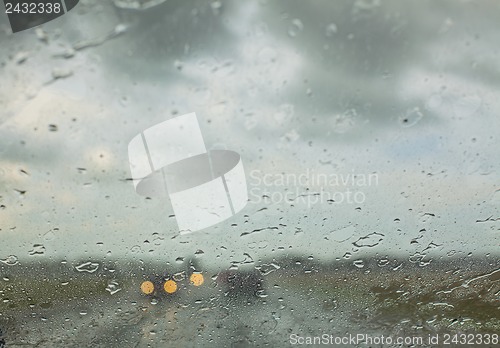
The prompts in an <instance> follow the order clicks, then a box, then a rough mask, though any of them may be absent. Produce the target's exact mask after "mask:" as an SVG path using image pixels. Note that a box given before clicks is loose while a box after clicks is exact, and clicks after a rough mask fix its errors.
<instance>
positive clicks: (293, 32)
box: [288, 18, 304, 37]
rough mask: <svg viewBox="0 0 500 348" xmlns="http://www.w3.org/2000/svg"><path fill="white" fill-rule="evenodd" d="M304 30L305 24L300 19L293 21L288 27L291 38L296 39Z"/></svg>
mask: <svg viewBox="0 0 500 348" xmlns="http://www.w3.org/2000/svg"><path fill="white" fill-rule="evenodd" d="M303 29H304V24H302V21H301V20H300V19H297V18H295V19H294V20H292V23H291V24H290V26H289V27H288V36H290V37H296V36H297V34H298V33H299V32H301V31H302V30H303Z"/></svg>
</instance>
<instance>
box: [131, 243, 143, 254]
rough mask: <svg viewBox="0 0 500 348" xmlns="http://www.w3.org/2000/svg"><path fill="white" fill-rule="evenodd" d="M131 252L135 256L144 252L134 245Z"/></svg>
mask: <svg viewBox="0 0 500 348" xmlns="http://www.w3.org/2000/svg"><path fill="white" fill-rule="evenodd" d="M130 252H131V253H134V254H138V253H140V252H142V249H141V247H140V246H139V245H134V246H133V247H132V248H130Z"/></svg>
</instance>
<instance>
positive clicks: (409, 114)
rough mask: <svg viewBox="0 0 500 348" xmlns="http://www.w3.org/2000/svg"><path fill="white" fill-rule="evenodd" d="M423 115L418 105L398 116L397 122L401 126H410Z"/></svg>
mask: <svg viewBox="0 0 500 348" xmlns="http://www.w3.org/2000/svg"><path fill="white" fill-rule="evenodd" d="M422 117H424V115H423V114H422V112H420V109H419V108H418V107H416V108H413V109H409V110H407V111H406V113H405V114H404V115H402V116H400V117H399V124H400V125H401V126H402V127H411V126H414V125H416V124H417V123H418V122H419V121H420V120H421V119H422Z"/></svg>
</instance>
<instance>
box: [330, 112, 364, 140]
mask: <svg viewBox="0 0 500 348" xmlns="http://www.w3.org/2000/svg"><path fill="white" fill-rule="evenodd" d="M357 116H358V113H357V111H356V110H355V109H347V110H346V111H344V112H343V113H342V114H338V115H336V116H334V119H333V131H334V132H335V133H339V134H342V133H345V132H347V131H349V130H351V129H352V128H353V127H354V125H355V124H356V118H357Z"/></svg>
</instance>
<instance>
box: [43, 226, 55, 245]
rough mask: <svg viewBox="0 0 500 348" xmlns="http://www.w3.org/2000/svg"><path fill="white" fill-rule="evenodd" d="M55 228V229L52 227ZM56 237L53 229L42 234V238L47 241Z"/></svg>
mask: <svg viewBox="0 0 500 348" xmlns="http://www.w3.org/2000/svg"><path fill="white" fill-rule="evenodd" d="M54 230H55V229H54ZM55 238H56V235H55V233H54V231H53V230H50V231H48V232H47V233H45V234H44V235H43V239H44V240H45V241H47V242H49V241H51V240H54V239H55Z"/></svg>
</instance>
